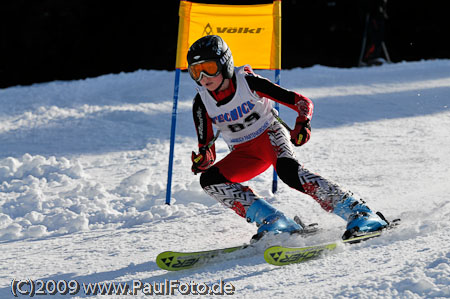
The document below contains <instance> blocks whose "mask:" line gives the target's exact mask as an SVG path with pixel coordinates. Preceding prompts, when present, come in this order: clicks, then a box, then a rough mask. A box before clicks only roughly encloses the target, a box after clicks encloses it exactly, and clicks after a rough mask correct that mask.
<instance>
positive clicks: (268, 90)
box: [245, 72, 314, 146]
mask: <svg viewBox="0 0 450 299" xmlns="http://www.w3.org/2000/svg"><path fill="white" fill-rule="evenodd" d="M245 78H246V80H247V83H248V85H249V87H250V89H251V90H253V91H254V92H256V94H257V95H259V96H260V97H265V98H269V99H271V100H273V101H276V102H278V103H280V104H282V105H285V106H287V107H289V108H291V109H293V110H295V111H297V113H298V116H297V119H296V120H295V127H294V129H293V130H291V132H290V134H291V141H292V143H293V144H294V145H295V146H302V145H303V144H305V143H306V142H308V140H309V139H310V136H311V125H310V120H311V117H312V114H313V110H314V104H313V102H312V101H311V100H310V99H308V98H307V97H305V96H303V95H301V94H299V93H296V92H294V91H290V90H287V89H285V88H283V87H280V86H278V85H277V84H274V83H272V82H271V81H269V80H267V79H265V78H263V77H260V76H258V75H255V74H254V73H252V72H251V73H249V74H248V75H247V76H246V77H245Z"/></svg>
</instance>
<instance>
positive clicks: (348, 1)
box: [0, 0, 450, 88]
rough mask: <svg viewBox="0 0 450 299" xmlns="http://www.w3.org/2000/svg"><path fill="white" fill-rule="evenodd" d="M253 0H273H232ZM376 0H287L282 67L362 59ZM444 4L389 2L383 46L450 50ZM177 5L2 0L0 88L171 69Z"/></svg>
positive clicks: (440, 54)
mask: <svg viewBox="0 0 450 299" xmlns="http://www.w3.org/2000/svg"><path fill="white" fill-rule="evenodd" d="M222 1H223V0H222ZM198 2H209V3H212V2H219V1H198ZM254 2H267V1H264V0H262V1H250V0H242V1H228V3H240V4H245V3H254ZM369 2H370V1H368V0H334V1H332V0H282V66H283V69H289V68H294V67H308V66H312V65H316V64H321V65H326V66H333V67H354V66H357V65H358V59H359V55H360V51H361V43H362V37H363V31H364V16H365V13H364V12H363V11H364V7H365V6H366V5H367V4H368V3H369ZM445 2H446V1H438V0H428V1H415V0H414V1H404V0H389V1H388V2H387V14H388V19H387V20H386V22H385V44H386V46H387V49H388V52H389V55H390V58H391V60H392V61H393V62H399V61H415V60H422V59H435V58H450V46H449V42H448V39H449V32H450V30H449V29H450V23H449V21H448V19H449V16H448V10H447V8H446V7H447V5H445V4H443V3H445ZM178 8H179V1H177V0H163V1H151V0H148V1H133V0H128V1H119V2H115V1H104V0H101V1H100V0H30V1H25V0H3V1H1V3H0V88H3V87H8V86H14V85H27V84H32V83H37V82H46V81H53V80H73V79H82V78H86V77H95V76H99V75H102V74H107V73H119V72H132V71H135V70H138V69H158V70H173V69H174V66H175V53H176V42H177V33H178Z"/></svg>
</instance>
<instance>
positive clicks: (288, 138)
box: [187, 35, 387, 239]
mask: <svg viewBox="0 0 450 299" xmlns="http://www.w3.org/2000/svg"><path fill="white" fill-rule="evenodd" d="M187 61H188V65H189V67H188V69H189V74H190V76H191V77H192V79H193V80H195V82H197V84H198V85H200V86H201V87H200V88H199V90H198V93H197V95H196V96H195V98H194V101H193V117H194V123H195V127H196V130H197V136H198V143H199V152H198V154H196V153H195V152H192V163H193V164H192V171H193V172H194V174H197V173H201V176H200V185H201V186H202V188H203V189H204V191H205V192H206V193H207V194H208V195H210V196H212V197H213V198H214V199H216V200H217V201H219V202H220V203H222V204H224V205H225V206H227V207H229V208H231V209H233V210H234V211H235V212H236V213H237V214H238V215H240V216H242V217H244V218H246V219H247V221H248V222H256V225H257V227H258V230H257V234H256V235H255V236H254V238H255V239H258V238H260V237H261V236H262V235H264V234H265V233H266V232H273V233H280V232H291V233H292V232H296V231H300V230H302V229H303V227H302V226H301V225H299V224H298V223H296V222H295V221H294V220H292V219H290V218H288V217H287V216H285V215H284V214H283V213H282V212H280V211H279V210H277V209H276V208H274V207H273V206H272V205H270V204H269V203H268V202H267V201H266V200H264V199H263V198H261V197H260V196H258V195H257V194H256V193H255V192H253V190H252V189H250V188H249V187H247V186H244V185H242V184H241V183H242V182H245V181H248V180H250V179H252V178H254V177H255V176H257V175H259V174H261V173H262V172H264V171H265V170H266V169H267V168H269V166H270V165H273V166H274V167H275V169H276V171H277V174H278V176H279V177H280V179H281V180H282V181H283V182H285V183H286V184H287V185H288V186H290V187H291V188H294V189H296V190H298V191H300V192H303V193H306V194H308V195H310V196H311V197H312V198H314V199H315V200H316V201H317V202H318V203H319V204H320V205H321V207H322V208H323V209H324V210H326V211H328V212H333V213H334V214H336V215H338V216H340V217H341V218H343V219H344V220H345V221H347V230H346V232H345V233H344V235H343V238H344V239H346V238H349V237H351V236H352V235H353V234H354V233H355V232H358V231H360V232H371V231H376V230H380V229H382V228H384V227H386V226H387V222H386V221H385V219H384V217H383V219H382V218H381V217H380V216H378V215H377V214H375V213H373V212H372V211H371V210H370V209H369V208H368V207H367V206H366V205H365V204H364V203H363V202H360V201H358V200H356V199H355V198H354V197H352V193H351V192H348V191H345V190H343V189H342V188H341V187H339V186H338V185H337V184H334V183H332V182H330V181H329V180H327V179H325V178H323V177H321V176H319V175H317V174H314V173H312V172H310V171H309V170H307V169H305V168H304V167H303V166H302V165H300V163H299V162H298V160H297V158H296V157H295V153H294V147H293V146H292V144H294V145H295V146H302V145H303V144H305V143H306V142H308V140H309V138H310V135H311V125H310V120H311V117H312V114H313V103H312V102H311V100H310V99H308V98H307V97H305V96H303V95H300V94H298V93H296V92H293V91H289V90H286V89H284V88H282V87H280V86H278V85H276V84H273V83H272V82H270V81H269V80H267V79H265V78H262V77H260V76H258V75H256V74H255V73H254V72H253V71H252V69H251V67H250V66H248V65H246V66H243V67H239V68H236V69H235V67H234V63H233V57H232V55H231V51H230V49H229V47H228V45H227V44H226V43H225V42H224V40H223V39H222V38H221V37H219V36H216V35H209V36H205V37H202V38H200V39H199V40H197V41H196V42H195V43H194V44H193V45H192V46H191V47H190V49H189V51H188V54H187ZM270 100H273V101H276V102H278V103H280V104H282V105H285V106H287V107H289V108H291V109H293V110H295V111H297V113H298V117H297V119H296V123H295V127H294V129H293V130H292V131H290V132H289V131H288V130H287V129H286V127H284V126H283V125H282V124H281V123H280V122H279V121H278V120H277V119H276V118H275V116H274V115H273V112H272V109H273V108H272V104H271V102H270ZM213 125H214V126H215V127H216V129H218V130H220V131H221V134H222V136H223V138H224V140H225V141H226V143H227V144H228V146H229V148H230V150H231V152H230V153H229V154H228V155H227V156H226V157H225V158H223V159H222V160H220V161H218V162H217V163H215V164H214V162H215V159H216V154H215V147H214V144H212V142H211V141H212V140H213V139H214V132H213ZM380 215H381V214H380Z"/></svg>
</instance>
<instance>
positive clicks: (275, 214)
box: [245, 198, 303, 241]
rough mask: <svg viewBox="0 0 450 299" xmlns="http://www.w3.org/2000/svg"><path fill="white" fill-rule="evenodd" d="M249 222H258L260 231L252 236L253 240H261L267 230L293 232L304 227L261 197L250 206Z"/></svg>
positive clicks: (247, 215) (276, 232) (275, 232)
mask: <svg viewBox="0 0 450 299" xmlns="http://www.w3.org/2000/svg"><path fill="white" fill-rule="evenodd" d="M245 217H246V218H247V222H250V223H252V222H256V226H257V227H258V232H257V234H256V235H254V236H253V237H252V240H253V241H257V240H259V239H260V238H261V237H262V236H263V235H264V234H266V233H267V232H273V233H274V234H279V233H282V232H289V233H293V232H296V231H300V230H302V229H303V228H302V227H301V226H300V225H299V224H298V223H296V222H295V221H294V220H292V219H291V218H288V217H286V215H284V214H283V213H282V212H280V211H278V210H277V209H275V208H274V207H272V206H271V205H270V204H269V203H268V202H267V201H265V200H264V199H262V198H259V199H257V200H255V201H254V202H253V204H252V205H251V206H250V207H249V208H248V210H247V213H246V215H245Z"/></svg>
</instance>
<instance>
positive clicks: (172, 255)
mask: <svg viewBox="0 0 450 299" xmlns="http://www.w3.org/2000/svg"><path fill="white" fill-rule="evenodd" d="M248 246H250V245H240V246H234V247H228V248H221V249H213V250H205V251H197V252H175V251H164V252H161V253H160V254H158V256H157V257H156V264H157V265H158V267H160V268H161V269H163V270H168V271H178V270H185V269H190V268H194V267H196V266H199V265H201V264H204V263H206V262H208V261H210V260H212V259H214V258H216V257H219V256H221V255H224V254H227V253H231V252H234V251H237V250H240V249H244V248H247V247H248Z"/></svg>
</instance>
